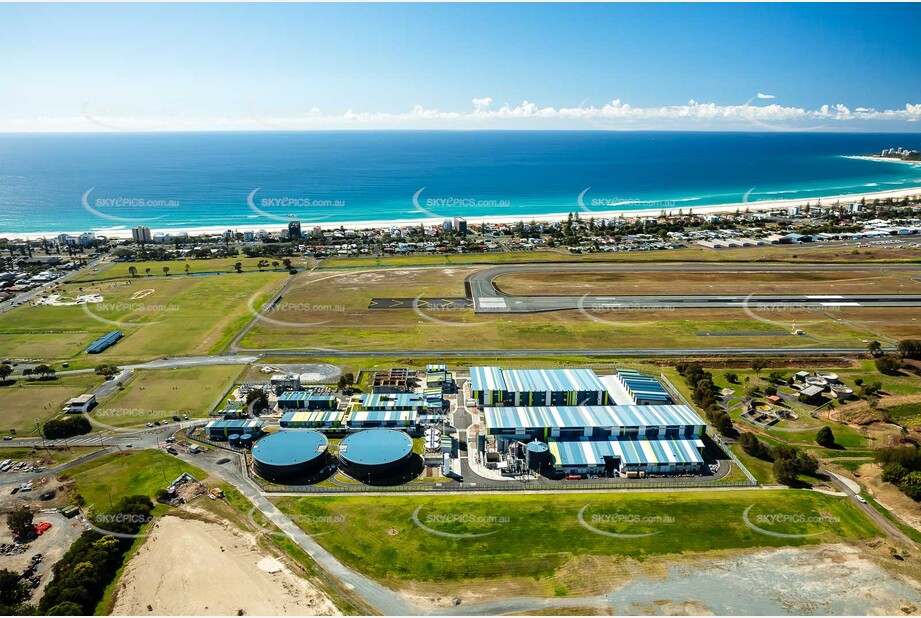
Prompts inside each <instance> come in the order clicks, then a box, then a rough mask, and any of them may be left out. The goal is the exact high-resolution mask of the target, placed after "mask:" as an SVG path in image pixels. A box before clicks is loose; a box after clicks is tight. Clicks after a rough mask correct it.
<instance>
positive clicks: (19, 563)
mask: <svg viewBox="0 0 921 618" xmlns="http://www.w3.org/2000/svg"><path fill="white" fill-rule="evenodd" d="M33 521H34V523H36V524H38V523H42V522H48V523H50V524H51V528H49V529H48V530H47V531H45V532H44V533H43V534H42V535H41V536H39V537H37V538H35V539H33V540H31V541H28V542H27V543H24V544H23V551H22V553H18V550H10V551H9V553H10V554H11V555H4V554H0V568H4V569H9V570H11V571H13V572H15V573H22V572H23V571H25V570H26V569H27V568H28V567H29V565H30V564H32V563H33V557H34V556H36V555H38V554H41V555H42V559H41V560H40V561H38V562H37V565H36V567H35V575H38V576H39V577H40V578H41V581H40V583H39V585H38V586H37V587H36V588H35V589H33V591H32V601H31V602H33V603H36V602H38V600H39V599H41V598H42V593H43V592H44V590H45V586H47V585H48V582H49V581H51V567H52V566H54V563H55V562H57V561H58V560H60V559H61V557H62V556H63V555H64V554H65V553H66V552H67V550H68V549H70V546H71V545H72V544H73V542H74V541H76V540H77V539H78V538H79V537H80V535H81V534H83V531H84V529H85V528H84V524H83V522H82V521H81V520H80V519H79V518H74V519H67V518H66V517H64V516H63V515H60V514H59V513H41V512H39V513H35V518H34V520H33ZM12 543H13V535H12V533H11V532H10V529H9V528H8V527H7V525H6V515H4V516H3V519H2V522H0V546H3V547H6V546H8V545H10V544H12Z"/></svg>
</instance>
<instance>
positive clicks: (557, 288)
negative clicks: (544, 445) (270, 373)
mask: <svg viewBox="0 0 921 618" xmlns="http://www.w3.org/2000/svg"><path fill="white" fill-rule="evenodd" d="M475 269H476V267H470V266H466V267H429V268H393V269H375V270H356V271H338V272H331V271H324V270H320V271H315V272H310V273H303V274H301V275H299V276H298V278H297V280H296V281H295V282H294V284H292V286H291V287H290V288H289V289H288V291H287V293H286V294H285V298H284V303H283V305H280V306H279V310H277V311H273V312H272V313H271V315H269V316H267V317H269V318H270V319H265V320H260V321H259V322H257V323H256V324H255V326H254V327H253V328H252V329H251V330H250V331H249V332H248V333H247V335H246V336H245V337H244V338H243V339H242V341H241V342H240V348H241V349H244V350H245V349H251V350H261V349H269V348H290V349H296V348H308V347H318V348H332V349H342V350H349V351H353V350H393V351H400V350H409V349H412V350H426V349H429V350H444V349H471V350H477V349H548V350H550V349H560V348H562V349H575V348H581V349H585V350H591V349H604V348H639V349H642V348H662V347H686V348H698V347H699V348H712V347H732V348H741V347H758V348H763V347H784V348H795V347H821V346H823V345H824V346H842V345H849V346H862V345H864V340H871V339H879V340H881V341H883V342H887V341H894V340H896V339H898V338H903V337H906V336H909V335H910V334H911V333H915V334H917V332H918V329H919V325H918V322H917V315H916V314H917V311H916V310H915V309H914V308H867V307H831V308H825V309H823V310H821V311H820V310H817V309H816V308H813V307H808V308H805V307H804V308H797V309H782V310H777V309H774V310H761V312H760V313H759V314H755V315H752V314H751V313H746V312H745V311H744V310H743V309H742V308H739V309H735V308H718V309H674V310H669V309H658V310H654V311H648V310H644V311H637V310H633V309H631V310H611V311H605V312H598V311H594V310H592V311H586V312H580V311H553V312H545V313H532V314H514V315H511V314H476V313H474V312H473V310H472V309H458V308H453V307H435V308H426V307H420V308H419V310H418V311H415V310H413V309H412V308H408V309H373V308H370V307H369V304H370V302H371V299H372V298H386V297H402V298H415V297H419V296H421V297H422V298H436V299H437V298H441V297H459V296H464V294H465V292H464V279H465V277H467V276H468V275H469V274H471V273H472V272H475ZM590 270H591V265H586V271H587V272H586V273H584V274H582V273H565V274H560V273H516V274H514V275H505V276H503V277H500V278H499V280H497V283H498V285H499V286H500V288H501V289H502V290H503V291H504V292H506V293H520V294H527V293H537V292H540V293H542V294H547V295H552V294H579V293H581V294H593V293H597V294H606V293H615V294H616V293H620V294H652V293H658V294H662V293H663V292H665V291H667V292H668V293H673V294H683V293H687V294H719V293H726V292H728V291H730V290H733V291H734V292H735V293H737V294H738V293H742V294H749V293H752V292H755V293H764V294H768V293H803V294H842V293H856V292H857V291H861V292H863V293H872V292H880V293H882V292H899V291H905V292H918V291H921V283H918V282H916V281H914V280H913V279H912V278H911V273H906V272H894V271H893V272H883V273H873V272H868V271H861V270H860V269H859V268H855V271H853V272H850V271H846V272H803V273H800V272H797V273H732V277H731V278H729V277H723V278H721V277H720V275H718V274H712V273H686V272H682V273H677V274H676V273H668V272H666V273H663V272H652V273H646V272H642V273H640V272H638V273H591V272H590ZM722 279H726V280H725V281H723V280H722ZM914 288H917V289H914ZM794 324H795V325H796V328H798V329H802V330H804V331H805V333H806V336H794V335H791V334H790V332H791V331H792V329H793V325H794Z"/></svg>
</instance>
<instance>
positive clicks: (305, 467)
mask: <svg viewBox="0 0 921 618" xmlns="http://www.w3.org/2000/svg"><path fill="white" fill-rule="evenodd" d="M328 448H329V440H328V439H327V438H326V436H324V435H323V434H322V433H320V432H318V431H297V430H292V431H280V432H278V433H274V434H270V435H268V436H266V437H264V438H262V439H261V440H259V441H258V442H256V444H255V446H253V451H252V455H253V469H254V470H255V472H256V474H258V475H259V476H261V477H262V478H264V479H267V480H269V481H273V482H290V481H297V480H303V481H306V480H308V479H309V478H310V477H311V476H313V475H315V474H316V473H317V472H319V471H320V470H321V469H323V468H324V467H326V464H327V463H328V458H329V455H328Z"/></svg>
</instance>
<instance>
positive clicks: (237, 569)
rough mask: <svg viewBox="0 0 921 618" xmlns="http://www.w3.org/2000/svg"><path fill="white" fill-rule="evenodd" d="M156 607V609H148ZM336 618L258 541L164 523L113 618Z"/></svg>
mask: <svg viewBox="0 0 921 618" xmlns="http://www.w3.org/2000/svg"><path fill="white" fill-rule="evenodd" d="M148 606H150V609H148ZM240 610H242V611H243V613H244V614H246V615H269V616H273V615H274V616H298V615H313V616H332V615H338V614H339V612H338V611H337V610H336V608H335V606H334V605H333V604H332V602H331V601H330V600H329V598H328V597H327V596H326V595H325V594H324V593H323V592H321V591H320V590H318V589H317V588H316V587H315V586H314V585H312V584H311V583H310V582H309V581H307V580H306V579H304V578H302V577H300V576H299V575H297V574H295V573H294V572H292V571H291V570H290V569H289V568H288V567H286V566H285V565H284V564H283V563H282V562H280V561H278V560H276V559H275V558H273V557H272V556H269V555H267V554H266V553H265V552H264V551H262V550H261V549H260V548H259V546H258V545H257V544H256V541H255V538H254V537H253V536H252V535H247V534H244V533H242V532H240V531H238V530H235V529H232V528H230V527H229V526H225V525H221V524H216V523H208V522H203V521H199V520H195V519H185V518H179V517H172V516H169V515H167V516H165V517H163V518H161V519H159V520H158V521H157V523H156V524H155V528H154V530H153V532H152V533H151V535H150V537H149V538H148V539H147V540H146V541H145V542H144V544H143V545H142V546H141V547H140V549H139V550H138V552H137V554H136V555H135V556H134V557H133V558H132V559H131V561H130V562H129V563H128V566H127V568H126V569H125V572H124V575H123V576H122V578H121V581H120V582H119V586H118V592H117V595H116V600H115V607H114V609H113V611H112V614H113V615H117V616H130V615H147V614H152V615H167V616H187V615H193V616H194V615H209V616H214V615H236V614H238V612H240Z"/></svg>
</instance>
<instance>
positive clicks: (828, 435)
mask: <svg viewBox="0 0 921 618" xmlns="http://www.w3.org/2000/svg"><path fill="white" fill-rule="evenodd" d="M815 441H816V444H818V445H819V446H824V447H825V448H829V447H832V446H834V445H835V434H834V433H832V430H831V427H822V428H821V429H819V432H818V433H817V434H815Z"/></svg>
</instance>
